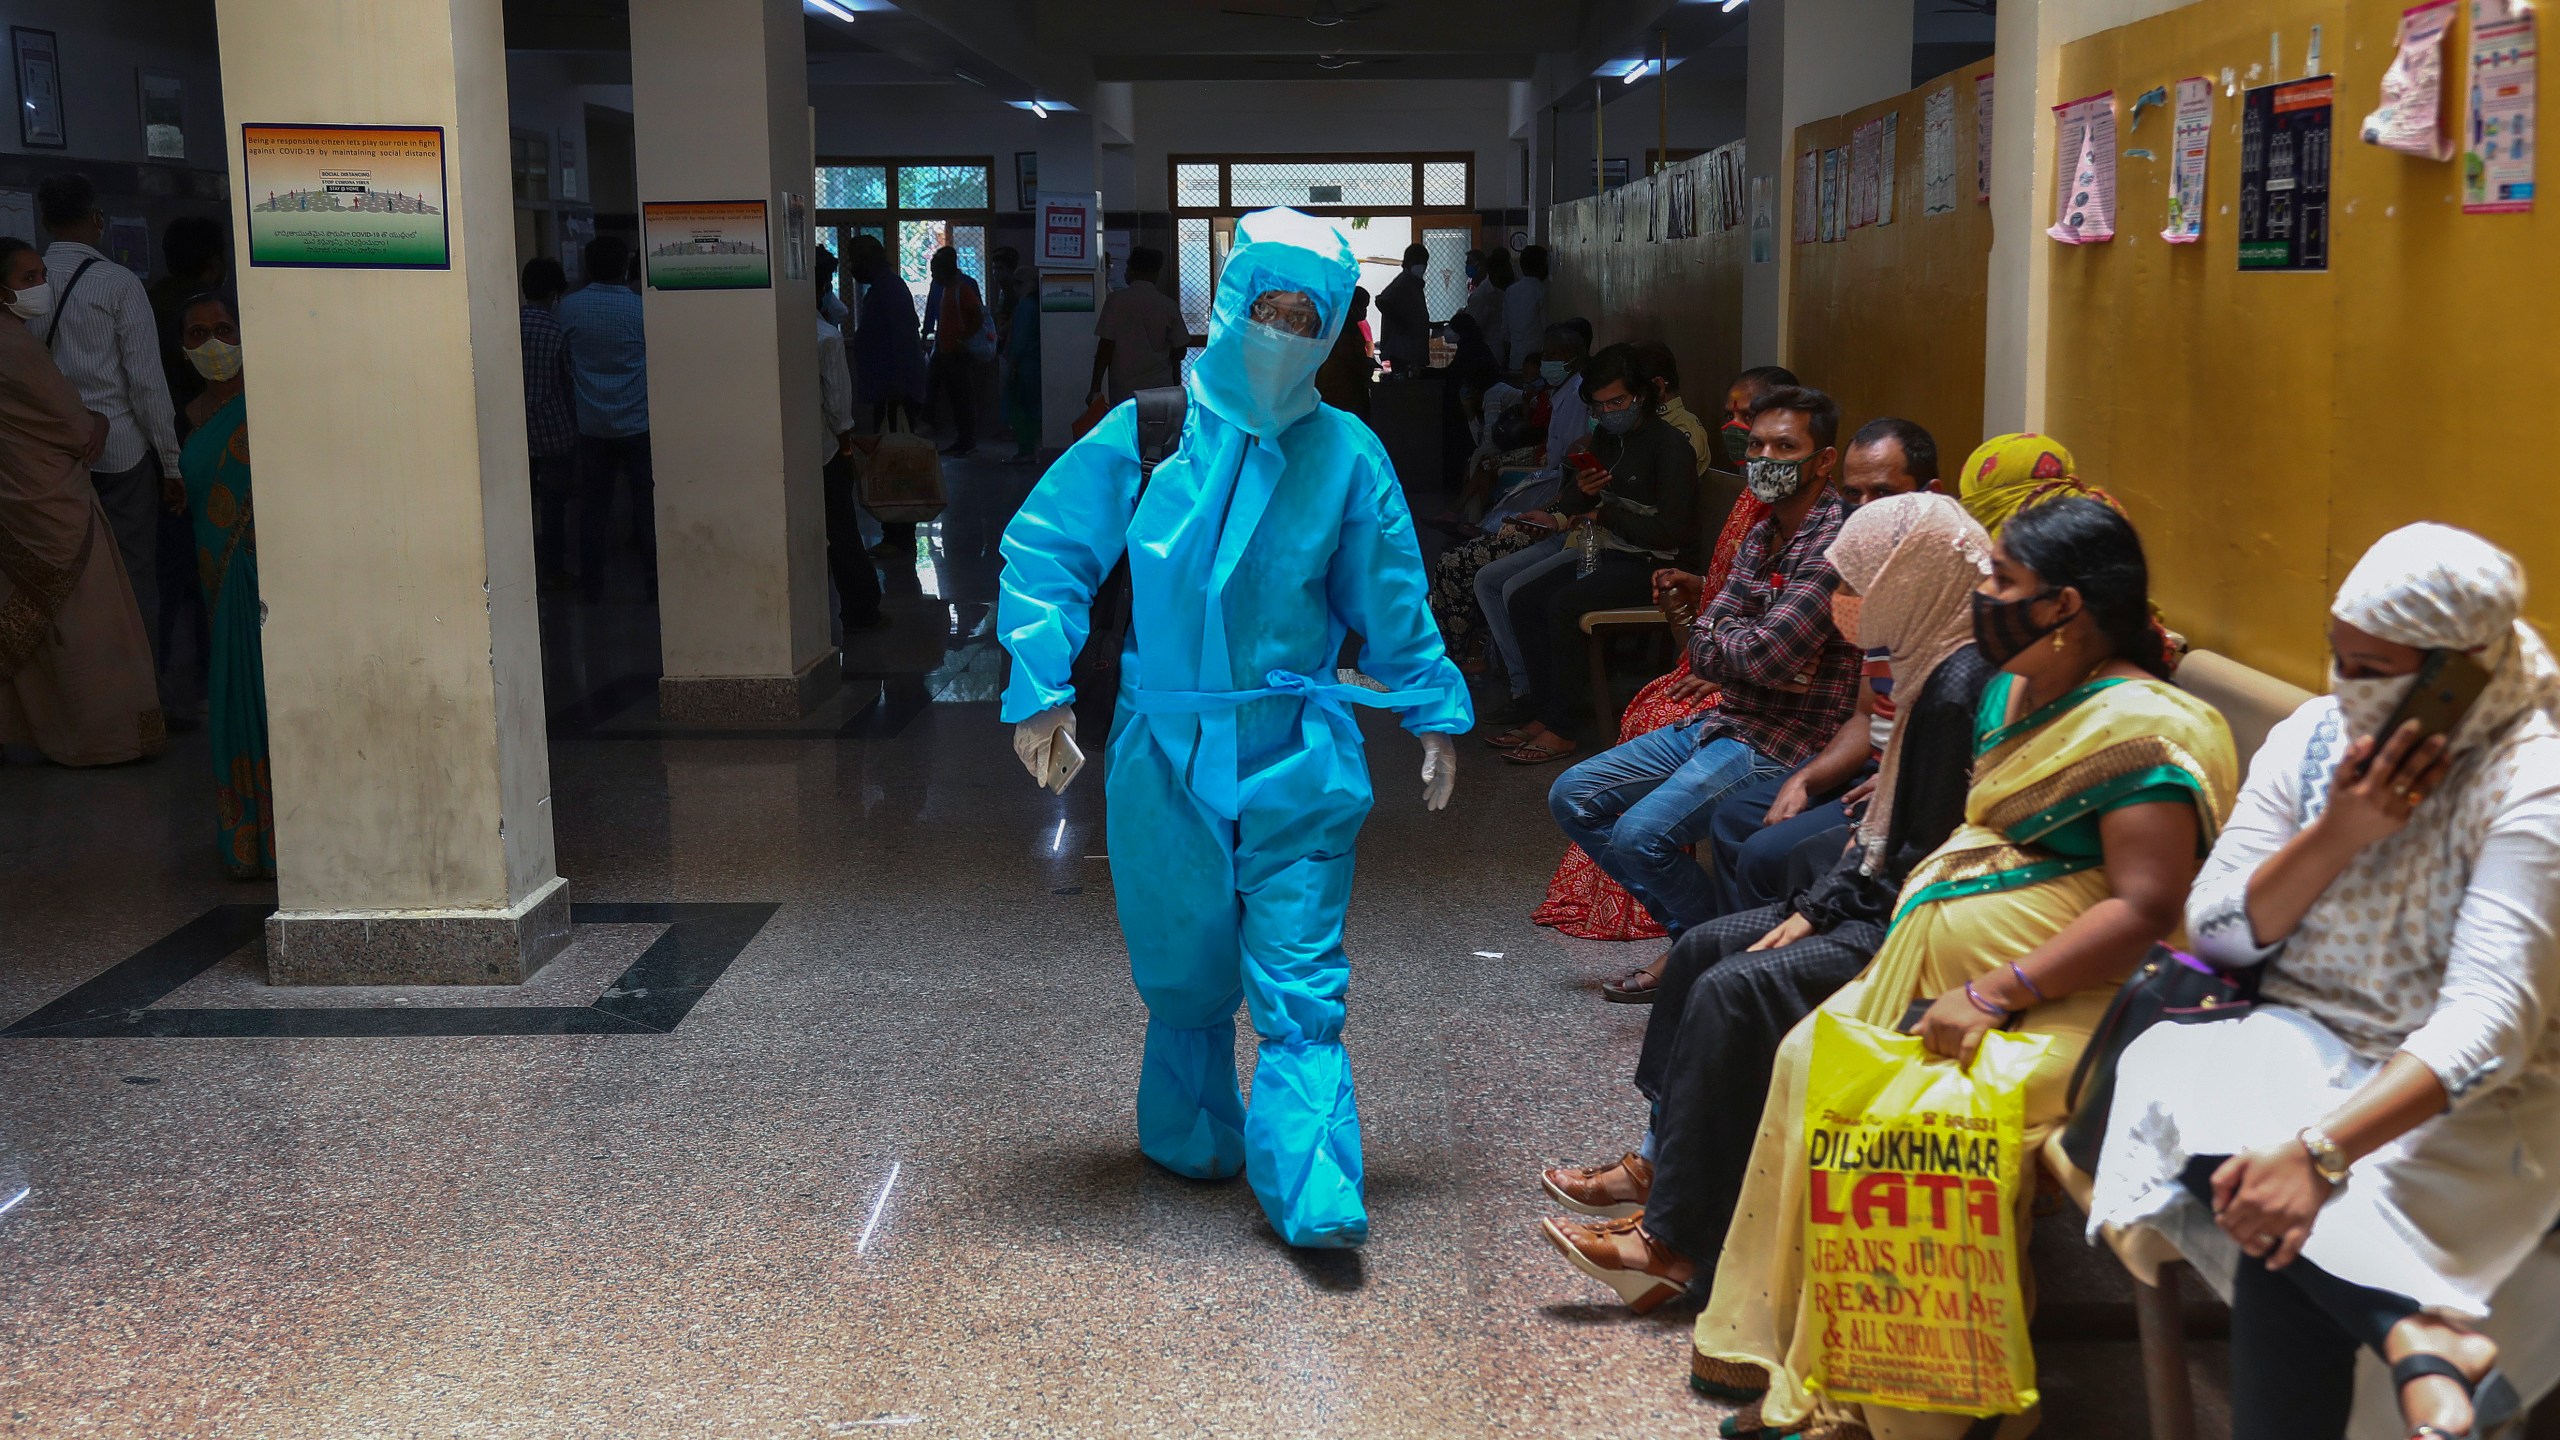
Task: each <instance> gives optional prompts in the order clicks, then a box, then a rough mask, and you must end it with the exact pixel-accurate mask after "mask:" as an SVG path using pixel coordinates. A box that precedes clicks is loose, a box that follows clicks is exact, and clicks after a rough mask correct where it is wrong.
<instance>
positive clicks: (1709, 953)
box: [1636, 905, 1884, 1284]
mask: <svg viewBox="0 0 2560 1440" xmlns="http://www.w3.org/2000/svg"><path fill="white" fill-rule="evenodd" d="M1786 918H1787V908H1786V907H1785V906H1783V905H1769V906H1764V907H1762V908H1760V909H1758V910H1745V911H1743V912H1741V913H1740V914H1735V915H1727V916H1724V917H1723V918H1721V919H1718V920H1711V921H1709V922H1707V923H1706V924H1704V925H1700V926H1696V927H1694V928H1692V929H1691V930H1689V931H1688V932H1687V933H1686V934H1684V935H1682V936H1681V937H1680V941H1679V943H1678V944H1676V945H1673V946H1672V947H1671V956H1670V959H1669V960H1668V962H1666V963H1665V965H1664V966H1663V971H1662V990H1661V993H1660V994H1659V995H1657V996H1656V997H1655V999H1654V1002H1653V1015H1652V1017H1651V1018H1650V1019H1649V1020H1647V1021H1646V1023H1645V1030H1644V1050H1643V1051H1642V1053H1641V1054H1640V1055H1639V1057H1638V1058H1637V1061H1636V1086H1637V1088H1638V1089H1641V1090H1642V1091H1644V1093H1645V1094H1646V1095H1647V1096H1649V1097H1651V1098H1652V1100H1653V1105H1654V1111H1653V1138H1654V1159H1653V1193H1652V1195H1651V1197H1650V1198H1648V1199H1647V1200H1646V1201H1645V1207H1644V1228H1645V1230H1646V1232H1647V1233H1648V1234H1650V1235H1652V1236H1653V1237H1654V1238H1655V1239H1657V1240H1660V1241H1661V1242H1662V1243H1664V1244H1665V1245H1668V1246H1670V1247H1671V1248H1672V1249H1674V1250H1677V1251H1679V1252H1680V1253H1681V1254H1683V1255H1686V1256H1688V1257H1689V1259H1690V1260H1691V1261H1692V1262H1693V1263H1694V1264H1696V1265H1697V1267H1698V1277H1699V1282H1700V1283H1701V1284H1704V1283H1705V1281H1706V1280H1707V1279H1708V1278H1709V1277H1710V1276H1711V1275H1712V1274H1713V1273H1714V1271H1715V1267H1716V1258H1717V1257H1718V1256H1719V1255H1720V1254H1722V1253H1723V1251H1724V1235H1725V1231H1726V1230H1728V1229H1730V1228H1731V1227H1732V1225H1733V1210H1734V1206H1735V1204H1736V1203H1737V1202H1738V1201H1739V1200H1740V1199H1741V1196H1742V1182H1743V1179H1744V1177H1745V1176H1746V1175H1747V1174H1748V1173H1749V1171H1750V1168H1751V1151H1752V1147H1753V1146H1754V1145H1755V1144H1756V1143H1758V1140H1759V1138H1760V1111H1761V1109H1762V1108H1763V1107H1764V1106H1766V1105H1767V1104H1768V1100H1769V1072H1770V1071H1771V1069H1772V1068H1773V1067H1774V1066H1775V1065H1776V1064H1777V1059H1778V1045H1779V1042H1781V1041H1783V1040H1785V1039H1786V1038H1787V1032H1788V1031H1789V1030H1792V1029H1794V1028H1795V1026H1796V1023H1797V1022H1798V1021H1800V1020H1802V1019H1804V1017H1806V1016H1807V1015H1810V1014H1812V1013H1813V1012H1814V1010H1815V1008H1816V1007H1818V1006H1820V1005H1821V1004H1822V1002H1823V1001H1825V1000H1828V999H1830V998H1831V995H1832V992H1834V991H1836V990H1838V989H1839V988H1840V987H1841V986H1843V985H1846V984H1848V983H1849V982H1850V981H1851V980H1854V979H1856V978H1857V975H1858V972H1859V971H1861V970H1863V969H1865V968H1866V967H1867V962H1868V961H1869V960H1872V959H1874V958H1875V953H1876V951H1877V950H1878V949H1879V948H1880V947H1882V946H1883V944H1884V928H1883V927H1882V926H1879V925H1871V924H1867V923H1864V922H1852V923H1850V924H1846V925H1842V926H1839V927H1838V928H1836V929H1833V930H1828V931H1824V932H1821V933H1818V934H1814V935H1809V936H1806V937H1805V938H1804V939H1802V940H1799V941H1797V942H1796V943H1795V944H1793V945H1789V946H1786V947H1784V948H1782V949H1777V950H1762V951H1759V952H1756V953H1753V952H1752V951H1751V946H1752V944H1753V943H1754V942H1755V941H1757V940H1758V939H1759V938H1760V937H1761V936H1763V935H1766V934H1768V933H1769V932H1770V931H1771V930H1773V929H1775V928H1777V925H1778V922H1779V921H1781V920H1784V919H1786Z"/></svg>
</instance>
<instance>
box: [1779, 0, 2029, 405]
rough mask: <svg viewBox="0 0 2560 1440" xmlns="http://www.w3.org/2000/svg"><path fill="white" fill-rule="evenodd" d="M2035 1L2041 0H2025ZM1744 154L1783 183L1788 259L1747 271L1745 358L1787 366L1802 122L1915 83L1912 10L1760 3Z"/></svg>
mask: <svg viewBox="0 0 2560 1440" xmlns="http://www.w3.org/2000/svg"><path fill="white" fill-rule="evenodd" d="M2021 3H2023V4H2026V5H2028V6H2030V7H2032V5H2033V4H2034V0H2021ZM1748 13H1749V15H1750V29H1749V31H1748V35H1749V39H1750V47H1751V50H1750V59H1749V62H1748V68H1749V74H1750V79H1749V89H1748V93H1747V99H1746V108H1745V119H1744V145H1743V149H1744V160H1745V163H1746V164H1747V165H1748V166H1749V167H1750V172H1751V173H1752V174H1754V175H1766V176H1768V177H1770V181H1771V183H1772V184H1774V185H1775V186H1776V187H1777V198H1778V206H1777V209H1778V236H1777V240H1778V245H1777V253H1778V258H1777V259H1776V260H1774V261H1771V262H1769V263H1767V264H1760V265H1748V264H1746V265H1745V266H1744V267H1743V271H1742V363H1743V364H1745V365H1768V364H1774V363H1783V361H1784V358H1785V356H1786V353H1787V301H1786V297H1787V291H1788V286H1789V284H1790V280H1791V277H1792V274H1793V270H1794V266H1795V254H1794V251H1795V245H1794V234H1795V175H1796V156H1795V133H1796V127H1797V126H1799V125H1802V124H1805V123H1807V122H1808V121H1813V120H1823V119H1828V118H1830V117H1831V116H1834V115H1838V114H1841V113H1842V112H1844V111H1849V110H1854V109H1856V108H1858V107H1859V106H1861V105H1866V104H1871V103H1873V102H1875V101H1878V100H1882V99H1884V98H1885V97H1887V96H1889V95H1899V94H1901V93H1902V92H1903V91H1905V90H1908V89H1910V88H1911V7H1910V6H1908V5H1901V4H1878V3H1876V0H1751V9H1750V11H1749V12H1748Z"/></svg>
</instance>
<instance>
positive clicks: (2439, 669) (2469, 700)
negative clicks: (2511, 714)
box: [2376, 650, 2489, 741]
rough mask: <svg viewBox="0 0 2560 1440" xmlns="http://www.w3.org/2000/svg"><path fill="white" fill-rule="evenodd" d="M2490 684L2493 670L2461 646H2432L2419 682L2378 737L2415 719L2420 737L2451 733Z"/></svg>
mask: <svg viewBox="0 0 2560 1440" xmlns="http://www.w3.org/2000/svg"><path fill="white" fill-rule="evenodd" d="M2488 688H2489V671H2488V669H2487V667H2485V666H2483V665H2482V664H2481V663H2480V662H2479V661H2477V660H2474V659H2472V658H2471V657H2470V656H2468V655H2466V654H2464V653H2463V652H2461V651H2459V650H2430V651H2428V652H2427V658H2426V659H2425V660H2423V661H2420V662H2419V664H2418V680H2417V683H2416V684H2414V685H2412V686H2410V687H2409V693H2408V694H2407V695H2405V696H2402V697H2401V700H2400V706H2399V708H2398V709H2396V710H2393V711H2392V712H2391V719H2390V720H2389V721H2387V722H2386V723H2385V724H2384V725H2383V727H2382V733H2381V735H2379V736H2377V737H2376V739H2377V740H2378V741H2388V740H2389V739H2390V738H2391V737H2392V736H2394V735H2397V734H2399V733H2400V727H2401V726H2403V725H2405V724H2407V723H2409V722H2410V721H2412V720H2415V721H2417V722H2418V739H2420V740H2425V739H2426V738H2427V737H2428V736H2430V735H2449V734H2451V733H2452V732H2453V727H2455V726H2456V725H2459V724H2461V723H2462V717H2463V716H2465V715H2468V714H2470V713H2471V707H2472V705H2473V704H2475V703H2476V702H2478V700H2479V699H2480V692H2481V691H2483V690H2486V689H2488Z"/></svg>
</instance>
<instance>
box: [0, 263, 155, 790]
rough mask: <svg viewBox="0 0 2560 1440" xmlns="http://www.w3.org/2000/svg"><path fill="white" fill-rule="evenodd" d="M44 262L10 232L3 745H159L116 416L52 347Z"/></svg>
mask: <svg viewBox="0 0 2560 1440" xmlns="http://www.w3.org/2000/svg"><path fill="white" fill-rule="evenodd" d="M52 313H53V289H52V287H51V286H50V285H47V284H46V283H45V276H44V257H43V256H42V255H40V254H39V253H38V252H37V250H36V248H35V247H34V246H32V245H30V244H28V243H27V242H26V241H24V240H17V239H0V742H5V743H9V744H16V745H32V746H34V747H36V748H37V749H39V750H42V751H43V752H44V755H45V758H46V759H49V760H51V761H53V762H54V763H55V764H57V765H114V764H118V763H120V762H123V761H126V760H138V759H140V758H142V757H143V756H146V755H155V754H158V753H159V751H160V746H161V743H162V742H163V740H164V739H166V729H165V727H164V725H163V723H162V719H161V714H160V692H159V684H158V682H157V681H156V680H155V679H154V678H153V676H152V670H151V646H150V644H149V642H148V641H147V640H145V639H144V637H143V629H142V611H141V608H140V607H139V606H137V605H136V604H135V603H134V599H133V582H132V580H131V579H130V578H128V577H127V576H126V574H125V568H124V555H123V553H122V552H121V551H119V550H118V549H117V548H116V542H115V536H114V534H113V533H112V532H110V531H109V530H108V529H107V518H106V513H105V512H104V511H102V510H100V509H99V508H98V492H97V491H96V490H95V489H94V488H92V486H91V485H90V483H89V462H90V461H92V460H94V459H96V458H97V457H98V455H99V454H100V453H101V452H102V451H103V450H104V449H105V447H106V443H107V422H106V418H105V417H104V416H101V415H98V414H95V413H93V412H92V411H90V410H89V409H88V408H87V407H86V406H84V405H82V404H81V403H80V392H79V391H78V390H75V389H73V388H72V385H71V382H70V381H69V380H67V379H65V378H63V374H62V371H61V370H60V369H58V368H57V367H56V366H55V365H54V363H53V356H52V354H51V352H49V351H48V350H46V348H45V345H44V342H43V341H42V340H39V339H38V338H36V336H35V335H34V334H33V333H30V326H31V325H32V326H38V327H40V326H42V325H44V324H45V323H47V321H46V317H48V316H49V315H51V314H52Z"/></svg>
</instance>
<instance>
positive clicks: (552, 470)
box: [526, 450, 578, 580]
mask: <svg viewBox="0 0 2560 1440" xmlns="http://www.w3.org/2000/svg"><path fill="white" fill-rule="evenodd" d="M526 468H527V469H528V470H529V471H530V472H531V474H532V477H533V521H534V530H533V563H534V568H535V569H536V570H537V571H539V572H540V573H541V575H542V577H543V578H544V579H546V580H547V579H549V578H551V577H552V576H554V575H565V574H567V573H568V570H569V499H570V496H571V495H572V494H573V493H574V492H575V490H576V488H577V476H578V452H577V451H575V450H565V451H562V452H561V453H560V454H557V455H532V456H528V457H526Z"/></svg>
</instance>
